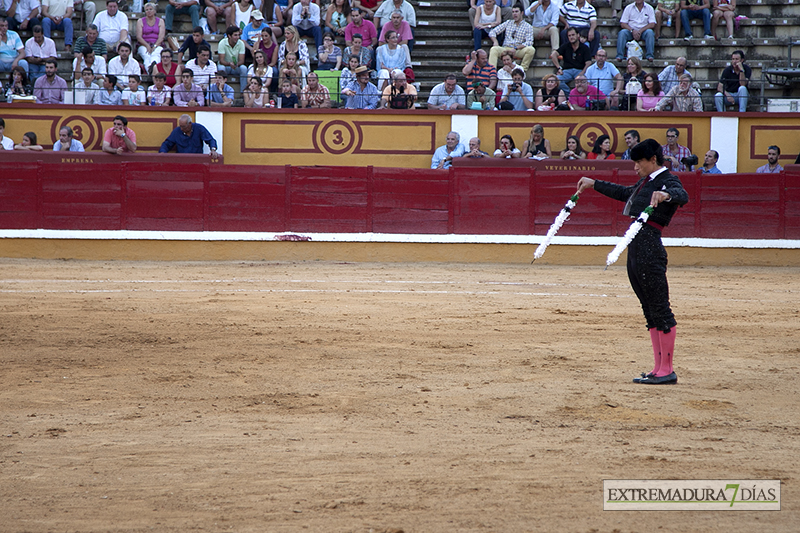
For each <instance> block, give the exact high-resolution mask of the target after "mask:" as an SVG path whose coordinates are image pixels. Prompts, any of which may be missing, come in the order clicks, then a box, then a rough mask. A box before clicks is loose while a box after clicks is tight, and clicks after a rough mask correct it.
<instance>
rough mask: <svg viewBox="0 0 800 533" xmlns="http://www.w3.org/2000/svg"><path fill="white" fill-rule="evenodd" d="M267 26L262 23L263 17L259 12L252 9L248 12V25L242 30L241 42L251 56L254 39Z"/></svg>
mask: <svg viewBox="0 0 800 533" xmlns="http://www.w3.org/2000/svg"><path fill="white" fill-rule="evenodd" d="M267 27H268V25H267V24H266V23H265V22H264V15H262V14H261V11H259V10H258V9H254V10H253V11H251V12H250V23H249V24H248V25H247V26H245V27H244V29H243V30H242V41H244V47H245V48H246V49H247V51H248V52H250V55H251V56H252V55H253V46H254V45H255V44H256V37H258V36H259V35H261V30H263V29H264V28H267Z"/></svg>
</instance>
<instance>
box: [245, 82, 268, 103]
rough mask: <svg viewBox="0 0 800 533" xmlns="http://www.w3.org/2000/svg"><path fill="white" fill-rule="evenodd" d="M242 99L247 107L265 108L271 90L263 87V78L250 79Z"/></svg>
mask: <svg viewBox="0 0 800 533" xmlns="http://www.w3.org/2000/svg"><path fill="white" fill-rule="evenodd" d="M242 98H244V106H245V107H264V106H265V105H266V104H267V103H268V102H269V90H268V89H267V88H266V87H264V86H263V85H262V83H261V78H259V77H255V78H250V81H249V82H248V83H247V89H245V90H244V91H242Z"/></svg>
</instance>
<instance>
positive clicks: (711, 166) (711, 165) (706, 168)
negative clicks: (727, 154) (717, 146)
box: [701, 150, 722, 174]
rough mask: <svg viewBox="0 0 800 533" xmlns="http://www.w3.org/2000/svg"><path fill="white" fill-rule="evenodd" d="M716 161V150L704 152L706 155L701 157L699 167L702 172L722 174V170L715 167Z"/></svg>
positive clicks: (717, 158) (717, 157) (717, 156)
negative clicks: (701, 162)
mask: <svg viewBox="0 0 800 533" xmlns="http://www.w3.org/2000/svg"><path fill="white" fill-rule="evenodd" d="M717 161H719V153H718V152H717V151H716V150H709V151H708V152H706V157H705V159H703V166H702V167H701V170H702V171H703V174H722V171H721V170H720V169H718V168H717Z"/></svg>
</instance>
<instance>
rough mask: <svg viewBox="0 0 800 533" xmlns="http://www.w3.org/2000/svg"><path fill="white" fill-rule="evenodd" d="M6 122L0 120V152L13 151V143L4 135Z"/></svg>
mask: <svg viewBox="0 0 800 533" xmlns="http://www.w3.org/2000/svg"><path fill="white" fill-rule="evenodd" d="M5 129H6V121H5V120H3V119H2V118H0V150H13V149H14V141H13V140H12V139H10V138H8V137H6V136H5V135H3V134H4V133H5Z"/></svg>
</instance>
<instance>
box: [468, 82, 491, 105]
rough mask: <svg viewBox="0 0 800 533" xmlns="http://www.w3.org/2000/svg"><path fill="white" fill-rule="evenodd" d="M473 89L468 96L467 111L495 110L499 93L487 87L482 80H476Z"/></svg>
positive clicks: (472, 84)
mask: <svg viewBox="0 0 800 533" xmlns="http://www.w3.org/2000/svg"><path fill="white" fill-rule="evenodd" d="M471 87H472V90H471V91H470V92H469V93H468V94H467V109H472V110H476V111H478V110H487V109H488V110H491V109H494V103H495V100H496V98H497V93H495V92H494V91H493V90H491V89H489V88H488V87H486V85H484V84H483V83H482V82H481V81H480V80H474V81H473V82H472V83H471Z"/></svg>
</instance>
